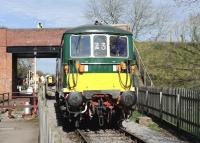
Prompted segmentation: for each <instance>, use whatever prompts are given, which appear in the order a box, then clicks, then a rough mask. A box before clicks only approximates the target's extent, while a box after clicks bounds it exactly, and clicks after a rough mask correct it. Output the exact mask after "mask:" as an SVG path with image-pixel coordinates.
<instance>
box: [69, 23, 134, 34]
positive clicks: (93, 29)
mask: <svg viewBox="0 0 200 143" xmlns="http://www.w3.org/2000/svg"><path fill="white" fill-rule="evenodd" d="M65 33H66V34H67V33H69V34H105V33H106V34H119V35H132V33H131V32H129V31H126V30H122V29H119V28H116V27H113V26H108V25H84V26H79V27H76V28H73V29H70V30H68V31H66V32H65Z"/></svg>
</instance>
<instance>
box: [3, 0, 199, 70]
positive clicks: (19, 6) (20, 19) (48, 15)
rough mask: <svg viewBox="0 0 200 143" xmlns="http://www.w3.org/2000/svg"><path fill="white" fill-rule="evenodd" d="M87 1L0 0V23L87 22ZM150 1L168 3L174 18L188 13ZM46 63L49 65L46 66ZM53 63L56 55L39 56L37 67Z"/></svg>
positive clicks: (18, 25)
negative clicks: (48, 56) (85, 15)
mask: <svg viewBox="0 0 200 143" xmlns="http://www.w3.org/2000/svg"><path fill="white" fill-rule="evenodd" d="M86 2H87V0H0V3H1V7H0V26H3V27H8V28H35V27H36V25H37V23H38V22H42V24H43V26H44V27H46V28H50V27H75V26H78V25H83V24H87V23H88V20H86V18H85V17H84V11H85V9H86V5H87V4H86ZM153 4H154V5H155V6H157V7H160V6H162V5H164V6H166V5H167V7H168V8H169V9H170V11H172V13H173V16H172V17H173V19H174V20H182V19H184V18H185V17H186V16H187V15H188V13H187V12H185V10H184V8H177V6H176V5H175V3H174V2H173V0H153ZM192 11H193V10H192ZM194 11H195V9H194ZM190 12H191V11H190ZM46 65H52V66H49V67H48V68H46ZM53 65H55V59H53V60H52V59H38V70H42V71H44V72H50V73H53V72H54V71H55V66H53ZM44 67H45V68H44Z"/></svg>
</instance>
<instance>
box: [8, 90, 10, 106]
mask: <svg viewBox="0 0 200 143" xmlns="http://www.w3.org/2000/svg"><path fill="white" fill-rule="evenodd" d="M9 100H10V94H9V92H8V105H9Z"/></svg>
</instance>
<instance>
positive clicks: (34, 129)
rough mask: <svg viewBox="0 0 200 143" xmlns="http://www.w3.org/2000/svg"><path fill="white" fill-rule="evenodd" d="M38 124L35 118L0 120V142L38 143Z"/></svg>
mask: <svg viewBox="0 0 200 143" xmlns="http://www.w3.org/2000/svg"><path fill="white" fill-rule="evenodd" d="M38 135H39V126H38V122H37V121H35V120H29V121H26V120H9V121H2V122H0V143H38Z"/></svg>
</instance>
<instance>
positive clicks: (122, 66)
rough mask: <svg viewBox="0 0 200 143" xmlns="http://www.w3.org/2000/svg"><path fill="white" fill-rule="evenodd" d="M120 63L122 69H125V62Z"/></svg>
mask: <svg viewBox="0 0 200 143" xmlns="http://www.w3.org/2000/svg"><path fill="white" fill-rule="evenodd" d="M120 65H121V68H122V70H125V69H126V64H125V63H124V62H121V63H120Z"/></svg>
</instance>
